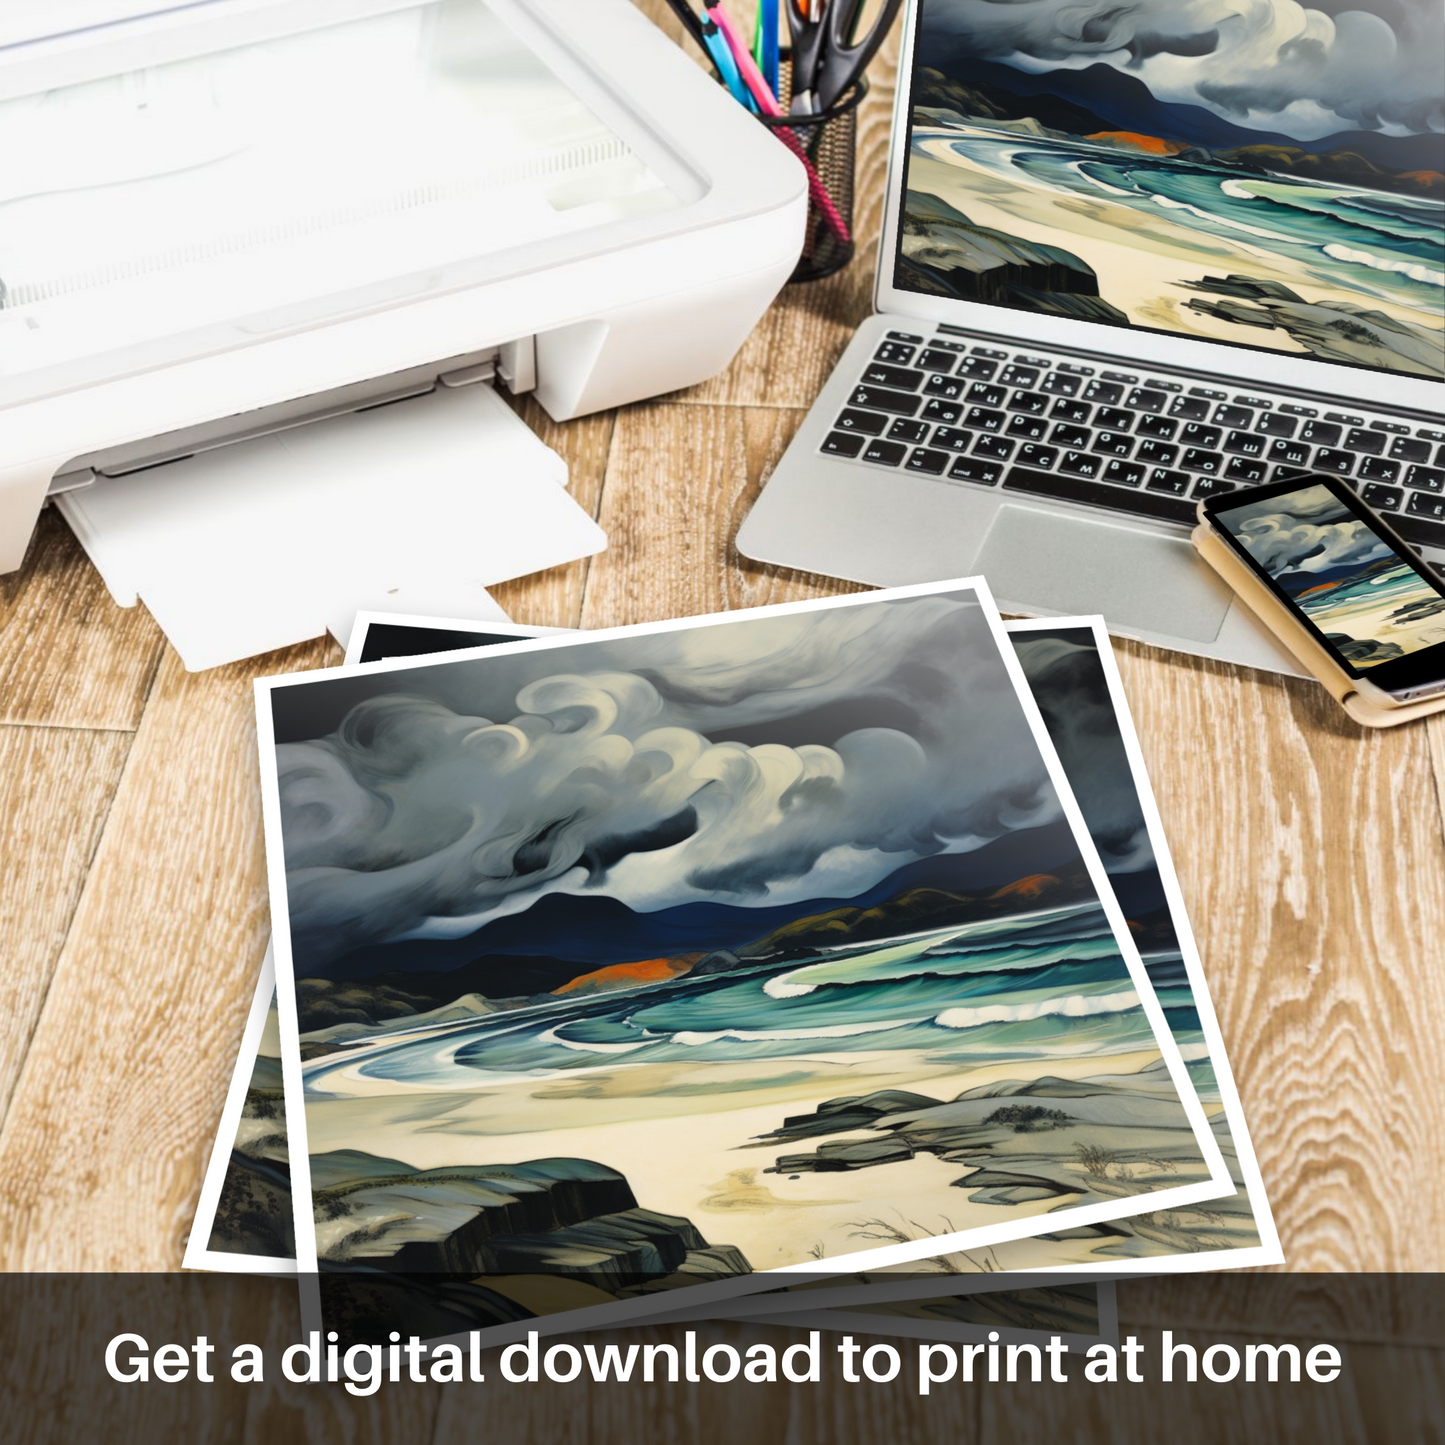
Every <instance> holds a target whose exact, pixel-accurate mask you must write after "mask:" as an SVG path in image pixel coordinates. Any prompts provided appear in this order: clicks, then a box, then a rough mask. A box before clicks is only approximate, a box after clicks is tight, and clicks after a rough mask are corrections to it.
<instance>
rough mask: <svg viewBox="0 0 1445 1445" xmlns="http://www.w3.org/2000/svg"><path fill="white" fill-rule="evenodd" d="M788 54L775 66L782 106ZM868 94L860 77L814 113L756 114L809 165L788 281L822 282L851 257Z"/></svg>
mask: <svg viewBox="0 0 1445 1445" xmlns="http://www.w3.org/2000/svg"><path fill="white" fill-rule="evenodd" d="M790 77H791V67H790V66H789V64H788V62H787V58H786V56H784V58H783V63H782V65H781V67H780V69H779V77H778V79H779V87H780V89H781V91H782V94H781V95H780V96H779V97H778V99H779V101H780V102H781V103H782V105H783V107H784V108H785V109H786V108H787V106H788V103H789V97H790V95H791V89H792V87H791V84H790ZM867 94H868V81H867V79H866V77H860V78H859V79H858V80H857V81H855V82H854V83H853V84H852V85H850V86H849V87H848V89H847V90H845V91H844V92H843V94H842V95H841V96H839V97H838V99H837V100H836V101H834V102H833V104H832V105H830V106H829V107H828V108H827V109H826V110H823V111H819V112H817V113H816V114H813V113H807V114H802V115H783V116H776V117H775V116H759V117H758V119H759V120H761V121H762V123H763V124H764V125H765V126H767V127H768V129H769V130H771V131H772V132H773V134H774V135H776V136H777V137H778V139H779V140H780V141H782V143H783V144H784V145H786V146H787V147H788V149H789V150H790V151H792V152H793V154H794V155H796V156H797V157H798V159H799V160H801V161H802V162H803V164H804V166H805V167H807V168H808V225H807V233H806V235H805V237H804V240H803V253H802V255H801V256H800V257H799V258H798V264H797V266H796V267H795V268H794V270H793V274H792V275H791V276H790V277H789V278H788V279H789V280H790V281H820V280H822V278H823V277H824V276H831V275H832V274H833V273H834V272H835V271H841V270H842V269H843V267H844V266H846V265H847V264H848V262H849V261H851V260H852V259H853V252H854V249H855V244H854V240H853V168H854V161H855V159H856V155H857V147H858V107H859V105H860V104H861V103H862V101H863V97H864V96H865V95H867Z"/></svg>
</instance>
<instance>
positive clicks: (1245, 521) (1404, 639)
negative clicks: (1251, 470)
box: [1207, 476, 1445, 693]
mask: <svg viewBox="0 0 1445 1445" xmlns="http://www.w3.org/2000/svg"><path fill="white" fill-rule="evenodd" d="M1207 513H1208V516H1209V517H1210V519H1211V521H1212V522H1213V523H1214V525H1215V526H1216V528H1218V529H1219V530H1220V532H1221V533H1222V535H1223V537H1224V539H1225V540H1226V541H1227V542H1228V543H1230V544H1231V545H1232V546H1233V548H1234V550H1235V551H1236V552H1238V553H1239V555H1240V556H1241V557H1242V558H1243V559H1244V560H1245V561H1246V562H1247V563H1248V564H1249V565H1250V567H1251V568H1252V569H1253V570H1254V572H1255V573H1256V574H1258V576H1259V577H1260V578H1261V579H1262V580H1263V581H1264V582H1265V583H1266V584H1267V585H1268V586H1269V587H1270V589H1271V590H1272V591H1273V592H1274V594H1275V596H1276V597H1277V598H1278V599H1279V600H1280V601H1281V602H1282V603H1283V604H1284V605H1285V606H1286V607H1288V608H1289V609H1290V610H1291V611H1292V612H1293V613H1294V615H1295V616H1296V617H1297V618H1298V619H1299V620H1300V621H1301V622H1303V623H1304V624H1305V625H1306V627H1308V628H1309V630H1310V631H1311V632H1312V633H1313V634H1314V635H1315V637H1316V639H1317V640H1318V641H1320V642H1322V643H1323V644H1324V645H1325V647H1326V648H1328V649H1329V651H1330V652H1332V653H1333V654H1334V656H1335V658H1336V660H1337V661H1338V662H1339V663H1340V665H1341V666H1342V667H1343V668H1344V670H1345V671H1346V672H1347V673H1348V674H1349V675H1350V676H1351V677H1355V678H1368V679H1369V680H1370V681H1371V682H1373V683H1374V684H1376V685H1377V686H1378V687H1381V688H1383V689H1384V690H1385V691H1387V692H1393V693H1401V692H1407V691H1411V690H1413V689H1415V688H1418V687H1423V686H1427V685H1429V684H1431V683H1434V682H1438V681H1440V680H1441V679H1445V584H1442V582H1441V580H1440V579H1439V578H1437V577H1435V576H1433V575H1432V574H1431V573H1430V572H1429V570H1428V569H1427V567H1426V565H1425V563H1424V562H1422V561H1421V560H1420V559H1419V558H1418V557H1417V556H1416V555H1415V554H1414V553H1413V552H1412V551H1411V550H1410V549H1409V548H1408V547H1407V546H1406V545H1405V543H1404V542H1402V541H1401V540H1400V539H1399V538H1398V537H1396V536H1395V535H1394V534H1393V533H1392V532H1391V531H1390V529H1389V527H1388V524H1385V523H1384V522H1382V520H1381V519H1380V518H1379V517H1377V516H1376V515H1375V514H1374V513H1373V512H1371V511H1370V509H1369V508H1368V507H1366V506H1365V505H1364V504H1363V503H1362V502H1361V501H1360V500H1359V498H1357V497H1356V496H1355V494H1354V493H1353V492H1352V491H1351V490H1350V488H1349V486H1348V484H1346V483H1345V482H1342V481H1340V480H1338V479H1336V478H1334V477H1322V476H1314V477H1303V478H1300V479H1299V480H1298V481H1297V482H1290V483H1286V484H1274V485H1272V486H1269V487H1261V488H1254V489H1251V490H1250V491H1248V492H1244V493H1240V494H1239V495H1238V496H1237V497H1236V496H1232V495H1223V496H1220V497H1217V498H1214V499H1212V500H1211V502H1210V503H1209V506H1208V508H1207Z"/></svg>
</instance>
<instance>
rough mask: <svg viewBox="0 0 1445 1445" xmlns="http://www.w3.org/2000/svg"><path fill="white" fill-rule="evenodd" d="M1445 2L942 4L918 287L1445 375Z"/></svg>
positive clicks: (934, 20) (911, 177) (922, 56)
mask: <svg viewBox="0 0 1445 1445" xmlns="http://www.w3.org/2000/svg"><path fill="white" fill-rule="evenodd" d="M1442 54H1445V8H1442V7H1441V6H1440V5H1439V4H1438V3H1437V0H1321V3H1319V4H1317V5H1316V6H1314V7H1312V8H1305V7H1303V6H1301V5H1299V4H1296V3H1295V0H1247V3H1245V4H1243V5H1240V4H1236V3H1232V0H1141V3H1137V4H1132V5H1129V6H1118V5H1115V4H1113V3H1112V0H1084V3H1078V0H1033V3H1029V4H997V3H993V0H922V3H921V5H920V7H919V17H918V33H917V39H916V53H915V65H914V72H913V92H912V107H913V108H912V124H911V129H910V136H909V152H908V170H907V176H906V183H905V186H906V190H905V196H904V202H903V215H902V217H901V223H900V226H899V247H898V254H897V258H896V263H895V265H896V270H895V276H894V284H895V285H896V286H897V287H899V288H900V289H902V290H909V291H917V292H924V293H927V294H931V295H940V296H948V297H955V298H959V299H963V300H969V301H982V302H987V303H991V304H995V305H1000V306H1010V307H1016V308H1022V309H1026V310H1033V311H1044V312H1047V313H1051V314H1055V315H1059V316H1067V317H1076V318H1079V319H1081V320H1087V321H1100V322H1106V323H1110V324H1113V325H1117V326H1135V327H1144V328H1148V329H1150V330H1154V331H1163V332H1168V333H1172V334H1176V335H1181V336H1187V337H1193V338H1197V339H1204V340H1215V341H1226V342H1234V343H1241V344H1244V345H1247V346H1254V347H1264V348H1270V349H1275V350H1279V351H1285V352H1293V353H1297V354H1302V355H1306V356H1313V357H1317V358H1319V359H1321V360H1325V361H1333V362H1343V363H1347V364H1351V365H1356V366H1365V367H1372V368H1376V369H1380V370H1386V371H1395V372H1400V373H1403V374H1407V375H1411V376H1427V377H1439V376H1445V330H1442V325H1441V317H1442V308H1445V272H1442V246H1445V134H1442V130H1445V121H1442V111H1445V68H1442V65H1441V56H1442Z"/></svg>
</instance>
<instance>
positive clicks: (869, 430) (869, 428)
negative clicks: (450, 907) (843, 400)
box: [833, 411, 888, 437]
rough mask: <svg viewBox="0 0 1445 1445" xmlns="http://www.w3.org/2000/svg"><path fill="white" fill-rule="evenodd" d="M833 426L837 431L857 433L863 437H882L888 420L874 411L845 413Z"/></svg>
mask: <svg viewBox="0 0 1445 1445" xmlns="http://www.w3.org/2000/svg"><path fill="white" fill-rule="evenodd" d="M833 426H834V428H835V429H836V430H838V431H858V432H862V433H863V435H864V436H870V437H876V436H882V435H883V433H884V432H885V431H886V430H887V428H888V418H887V417H886V416H879V415H878V413H877V412H876V411H845V412H844V413H843V414H842V416H840V417H839V418H838V420H837V421H835V422H834V423H833Z"/></svg>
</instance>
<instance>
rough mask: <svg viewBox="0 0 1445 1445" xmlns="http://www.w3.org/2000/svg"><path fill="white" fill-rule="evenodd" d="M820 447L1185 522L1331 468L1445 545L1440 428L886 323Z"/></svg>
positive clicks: (1425, 542) (1412, 533) (1415, 531)
mask: <svg viewBox="0 0 1445 1445" xmlns="http://www.w3.org/2000/svg"><path fill="white" fill-rule="evenodd" d="M821 450H822V451H823V452H824V453H826V454H828V455H830V456H836V457H847V458H852V459H855V460H858V461H863V462H869V463H871V464H872V465H874V466H877V467H892V468H895V469H897V470H899V471H905V472H913V473H915V474H918V475H922V476H928V477H937V478H938V479H939V480H941V481H947V482H955V483H962V484H964V485H972V486H981V487H1000V488H1002V489H1004V490H1007V491H1016V492H1024V493H1029V494H1032V495H1034V496H1039V497H1053V498H1056V499H1058V500H1061V501H1067V502H1085V503H1088V504H1090V505H1092V506H1097V507H1107V508H1110V509H1111V510H1113V511H1116V512H1122V513H1125V514H1127V515H1130V516H1135V517H1152V518H1155V519H1158V520H1162V521H1168V522H1181V523H1186V524H1190V525H1192V524H1193V523H1194V521H1195V504H1196V503H1197V502H1198V501H1199V499H1200V498H1201V497H1209V496H1214V495H1216V494H1217V493H1219V492H1229V491H1233V490H1235V488H1237V487H1241V486H1252V485H1255V484H1257V483H1260V482H1266V481H1273V480H1275V479H1276V478H1282V477H1286V476H1288V475H1289V474H1290V473H1291V472H1295V471H1299V470H1302V469H1308V470H1317V471H1326V472H1334V473H1336V474H1338V475H1340V476H1344V477H1347V478H1349V480H1350V481H1351V482H1352V483H1354V485H1355V486H1356V489H1357V490H1358V492H1359V494H1360V496H1361V497H1362V498H1363V499H1364V501H1365V502H1366V503H1367V504H1368V505H1369V506H1371V507H1374V508H1375V510H1376V511H1379V512H1382V513H1384V514H1386V515H1387V516H1388V517H1389V519H1390V522H1391V525H1393V526H1394V528H1395V530H1396V531H1398V532H1399V533H1400V535H1401V536H1403V537H1404V538H1405V539H1406V540H1407V541H1409V542H1412V543H1414V544H1415V545H1416V546H1430V547H1441V548H1445V431H1442V430H1437V429H1434V428H1431V427H1410V426H1407V425H1405V424H1403V423H1401V422H1397V421H1392V420H1389V419H1386V418H1383V417H1373V418H1372V417H1366V416H1361V415H1355V414H1353V413H1346V412H1337V411H1322V410H1321V409H1320V408H1318V407H1314V406H1306V405H1303V404H1297V403H1295V402H1293V401H1291V400H1289V399H1288V397H1287V396H1284V395H1282V394H1279V393H1276V394H1274V395H1272V396H1254V395H1235V394H1232V393H1230V392H1226V391H1223V390H1220V389H1219V388H1216V387H1208V386H1198V385H1194V384H1193V381H1192V378H1183V379H1180V380H1177V381H1173V380H1168V379H1166V378H1164V377H1161V376H1160V375H1157V374H1154V375H1136V374H1133V373H1130V372H1123V371H1110V370H1102V369H1098V368H1095V367H1093V366H1086V365H1083V364H1080V363H1076V362H1074V361H1072V360H1069V359H1067V358H1061V357H1059V356H1054V357H1045V356H1038V355H1033V354H1028V353H1023V352H1014V351H1008V350H1003V349H1001V348H999V347H997V346H983V345H974V344H972V343H971V342H969V341H963V340H956V339H954V338H953V337H951V336H933V337H924V336H919V335H915V334H914V333H912V332H906V331H890V332H888V333H887V334H886V335H885V337H884V338H883V341H882V342H881V344H880V345H879V346H878V348H877V349H876V350H875V352H874V353H873V359H872V360H871V361H870V362H868V364H867V365H866V366H865V367H864V368H863V373H862V375H861V376H860V377H859V378H858V382H857V385H856V386H855V387H854V389H853V393H852V395H851V396H850V397H849V398H848V404H847V406H846V407H845V408H844V409H843V410H842V411H841V412H840V413H839V415H838V416H837V418H836V419H835V420H834V423H833V429H832V430H831V431H830V432H829V433H828V435H827V436H826V437H825V438H824V440H823V443H822V446H821Z"/></svg>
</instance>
